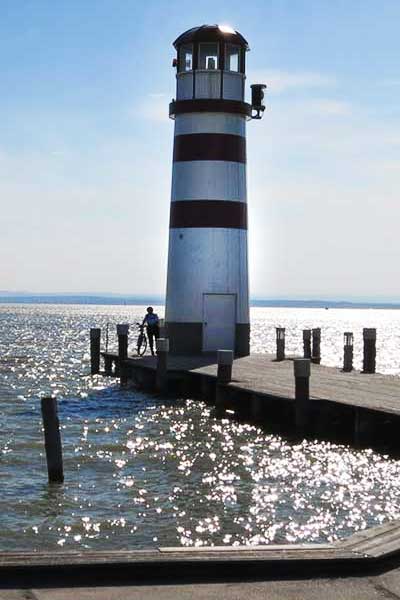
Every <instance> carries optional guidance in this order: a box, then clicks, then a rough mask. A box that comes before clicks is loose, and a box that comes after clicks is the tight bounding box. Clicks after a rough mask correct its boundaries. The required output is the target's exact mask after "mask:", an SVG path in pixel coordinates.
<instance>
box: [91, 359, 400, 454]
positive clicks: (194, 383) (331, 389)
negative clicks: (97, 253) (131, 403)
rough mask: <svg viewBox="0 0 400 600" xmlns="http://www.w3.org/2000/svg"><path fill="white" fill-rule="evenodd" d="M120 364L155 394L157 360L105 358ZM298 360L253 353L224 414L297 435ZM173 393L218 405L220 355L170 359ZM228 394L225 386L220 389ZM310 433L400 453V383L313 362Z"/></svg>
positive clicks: (231, 388)
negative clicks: (399, 433) (295, 365)
mask: <svg viewBox="0 0 400 600" xmlns="http://www.w3.org/2000/svg"><path fill="white" fill-rule="evenodd" d="M103 356H104V358H105V362H107V361H108V365H110V363H111V362H113V363H115V365H116V367H117V369H116V373H117V374H120V372H121V374H122V373H123V374H124V381H125V382H128V383H129V382H131V383H134V384H136V385H138V386H139V387H143V388H144V389H147V390H152V389H154V387H155V378H156V371H157V357H153V356H146V357H143V358H139V357H128V358H127V359H125V360H123V361H121V366H119V359H118V355H117V354H110V353H107V354H106V353H103ZM293 371H294V370H293V360H292V359H290V358H288V359H286V360H283V361H277V360H276V359H275V356H274V355H271V354H253V355H251V356H246V357H243V358H237V359H235V360H234V363H233V368H232V380H231V381H230V382H229V383H227V384H225V385H224V386H223V396H224V398H223V401H222V404H221V402H220V406H221V405H223V406H222V410H223V411H224V410H229V409H231V410H232V411H234V412H235V414H236V415H237V416H239V417H241V418H244V419H245V420H250V421H258V422H262V423H265V424H267V425H269V426H271V427H272V429H275V430H277V431H279V432H291V430H294V429H295V404H296V403H295V379H294V372H293ZM167 380H168V389H169V390H170V391H171V392H172V393H174V394H176V395H178V396H184V397H192V398H201V399H203V400H205V401H206V402H208V403H209V404H215V403H217V404H218V402H216V389H217V364H216V357H215V355H209V356H208V355H202V356H174V355H170V356H169V357H168V370H167ZM219 390H220V396H221V387H219ZM310 413H311V414H310V426H309V428H308V432H307V433H308V434H309V435H311V436H318V437H322V438H325V439H329V440H333V441H342V442H347V443H356V444H357V445H378V446H383V447H388V449H390V450H394V451H397V450H399V449H400V441H399V439H398V438H399V436H398V431H400V378H399V377H396V376H392V375H381V374H367V373H360V372H357V371H352V372H350V373H344V372H343V371H341V370H340V369H338V368H333V367H326V366H323V365H318V364H312V368H311V377H310Z"/></svg>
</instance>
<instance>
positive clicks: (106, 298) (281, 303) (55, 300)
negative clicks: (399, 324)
mask: <svg viewBox="0 0 400 600" xmlns="http://www.w3.org/2000/svg"><path fill="white" fill-rule="evenodd" d="M0 304H83V305H84V304H87V305H109V306H114V305H115V306H135V305H136V306H137V305H143V304H154V305H160V304H161V305H164V304H165V299H164V298H161V297H157V296H153V297H151V296H126V297H124V296H120V295H115V296H114V295H95V294H93V295H89V294H88V295H83V294H15V295H13V294H11V293H10V294H4V295H0ZM250 305H251V306H252V307H271V308H326V309H329V308H356V309H360V308H365V309H367V308H375V309H377V308H380V309H400V303H395V302H356V301H354V302H350V301H347V300H337V301H335V300H285V299H270V300H263V299H252V300H250Z"/></svg>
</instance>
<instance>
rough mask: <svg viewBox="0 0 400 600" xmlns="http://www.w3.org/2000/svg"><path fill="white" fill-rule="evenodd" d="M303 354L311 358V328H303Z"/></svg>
mask: <svg viewBox="0 0 400 600" xmlns="http://www.w3.org/2000/svg"><path fill="white" fill-rule="evenodd" d="M303 356H304V358H311V329H303Z"/></svg>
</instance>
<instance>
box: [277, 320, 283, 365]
mask: <svg viewBox="0 0 400 600" xmlns="http://www.w3.org/2000/svg"><path fill="white" fill-rule="evenodd" d="M276 360H285V328H284V327H277V328H276Z"/></svg>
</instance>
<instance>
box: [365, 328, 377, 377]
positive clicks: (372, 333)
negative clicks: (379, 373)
mask: <svg viewBox="0 0 400 600" xmlns="http://www.w3.org/2000/svg"><path fill="white" fill-rule="evenodd" d="M363 340H364V359H363V372H364V373H375V369H376V329H374V328H364V329H363Z"/></svg>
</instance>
